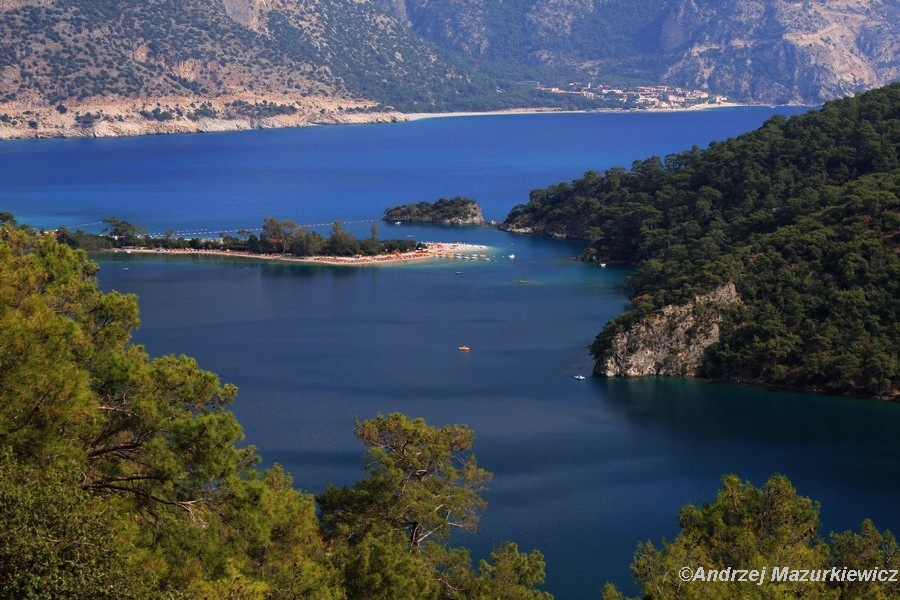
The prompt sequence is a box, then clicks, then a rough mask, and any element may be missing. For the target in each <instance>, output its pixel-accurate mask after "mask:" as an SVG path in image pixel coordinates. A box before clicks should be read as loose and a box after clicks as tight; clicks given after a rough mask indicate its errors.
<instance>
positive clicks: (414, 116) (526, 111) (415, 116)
mask: <svg viewBox="0 0 900 600" xmlns="http://www.w3.org/2000/svg"><path fill="white" fill-rule="evenodd" d="M758 106H769V105H767V104H741V103H737V102H720V103H718V104H706V103H703V104H695V105H692V106H685V107H679V108H591V109H581V110H565V109H556V108H507V109H503V110H489V111H484V112H477V111H463V112H443V113H441V112H438V113H401V114H402V116H403V117H405V118H406V119H407V120H408V121H419V120H421V119H441V118H447V117H488V116H504V115H545V114H552V115H565V114H573V115H575V114H592V113H609V114H629V113H636V114H642V113H676V112H699V111H705V110H715V109H718V108H753V107H758Z"/></svg>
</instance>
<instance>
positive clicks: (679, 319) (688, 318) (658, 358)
mask: <svg viewBox="0 0 900 600" xmlns="http://www.w3.org/2000/svg"><path fill="white" fill-rule="evenodd" d="M740 303H741V299H740V297H739V296H738V293H737V290H736V289H735V287H734V284H733V283H727V284H725V285H723V286H722V287H720V288H717V289H715V290H713V291H712V292H710V293H709V294H706V295H703V296H698V297H696V298H695V299H694V300H693V301H692V302H689V303H688V304H683V305H680V306H666V307H665V308H663V309H662V310H661V311H659V312H657V313H656V314H654V315H651V316H649V317H647V318H645V319H644V320H643V321H641V322H639V323H637V324H636V325H634V326H633V327H632V328H631V329H629V330H628V331H626V332H623V333H620V334H619V335H617V336H616V337H615V338H613V341H612V344H611V346H610V349H609V350H607V352H606V354H605V355H604V356H603V357H602V358H600V359H599V360H598V361H597V363H596V364H595V365H594V373H596V374H597V375H603V376H606V377H643V376H647V375H672V376H677V377H693V376H695V375H696V374H697V369H698V368H699V366H700V363H701V361H702V359H703V354H704V353H705V352H706V349H707V348H709V347H710V346H711V345H713V344H715V343H716V342H718V341H719V336H720V333H721V324H722V318H723V314H722V309H723V308H725V307H728V306H734V305H737V304H740Z"/></svg>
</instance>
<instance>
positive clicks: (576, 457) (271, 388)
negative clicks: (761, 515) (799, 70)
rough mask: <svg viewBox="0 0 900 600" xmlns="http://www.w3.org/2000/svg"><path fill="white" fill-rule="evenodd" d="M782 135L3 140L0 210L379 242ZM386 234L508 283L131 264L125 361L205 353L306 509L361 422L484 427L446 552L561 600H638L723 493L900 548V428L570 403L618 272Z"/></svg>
mask: <svg viewBox="0 0 900 600" xmlns="http://www.w3.org/2000/svg"><path fill="white" fill-rule="evenodd" d="M776 112H797V110H796V109H794V110H782V109H764V108H755V109H733V110H719V111H708V112H702V113H680V114H620V115H610V114H594V115H540V116H502V117H501V116H496V117H467V118H446V119H432V120H424V121H418V122H413V123H407V124H396V125H376V126H340V127H316V128H310V129H301V130H282V131H259V132H246V133H234V134H217V135H192V136H176V137H150V138H133V139H115V140H60V141H25V142H9V143H3V144H0V210H9V211H12V212H14V213H15V214H16V216H17V217H18V218H19V220H20V221H26V222H29V223H31V224H33V225H37V226H42V227H48V228H49V227H57V226H61V225H64V226H69V227H72V226H76V225H84V224H88V223H94V222H96V221H99V220H100V219H102V218H103V217H106V216H109V215H116V216H117V217H119V218H121V219H126V220H130V221H133V222H135V223H137V224H139V225H142V226H144V227H146V228H147V229H149V230H150V231H152V232H162V231H165V230H169V229H173V230H175V231H198V230H208V231H210V232H217V231H221V230H229V229H241V228H252V227H258V226H259V224H260V223H261V221H262V219H263V217H265V216H276V217H279V218H292V219H294V220H296V221H298V222H299V223H303V224H310V225H318V224H322V223H331V222H333V221H335V220H340V221H344V222H347V223H348V225H347V227H348V228H349V229H351V230H354V231H355V232H357V233H358V234H360V235H368V233H369V228H370V227H371V225H372V220H377V219H378V218H379V217H380V215H381V213H382V211H383V210H384V208H385V207H387V206H390V205H393V204H399V203H406V202H414V201H421V200H435V199H437V198H440V197H452V196H456V195H463V196H470V197H473V198H475V199H476V200H478V201H479V203H481V204H482V206H483V207H484V210H485V216H486V217H488V218H495V219H502V218H503V217H504V216H505V215H506V213H507V212H508V210H509V209H510V208H511V207H512V206H513V205H515V204H517V203H520V202H525V201H527V198H528V192H529V191H530V190H531V189H533V188H535V187H542V186H546V185H549V184H553V183H557V182H560V181H570V180H572V179H574V178H577V177H579V176H580V175H581V174H582V173H583V172H584V171H585V170H588V169H596V170H603V169H606V168H609V167H611V166H613V165H618V164H620V165H625V166H628V165H630V164H631V162H632V161H633V160H636V159H642V158H646V157H647V156H649V155H651V154H658V155H665V154H668V153H671V152H675V151H679V150H682V149H687V148H689V147H690V146H692V145H695V144H696V145H698V146H700V147H705V146H706V145H707V144H708V143H709V141H711V140H714V139H723V138H726V137H729V136H733V135H736V134H738V133H741V132H743V131H748V130H750V129H753V128H755V127H757V126H758V125H760V124H761V123H762V122H763V121H764V120H765V119H766V118H767V117H768V116H770V115H771V114H773V113H776ZM378 226H379V229H380V235H381V237H402V238H405V237H407V236H413V237H414V238H415V239H419V240H443V241H470V242H478V243H483V244H487V245H489V246H491V247H492V248H493V250H492V251H491V252H490V253H489V254H490V256H491V257H492V258H493V259H494V260H492V261H491V262H485V261H479V262H474V261H443V262H437V263H431V264H422V263H420V264H415V265H402V266H380V267H375V268H340V267H327V266H318V265H283V264H269V263H266V264H261V263H256V262H240V261H235V260H225V259H211V258H198V257H164V256H157V255H137V254H132V255H124V254H117V255H104V256H98V257H97V259H98V260H99V262H100V264H101V267H102V268H101V272H100V283H101V285H102V286H103V287H104V288H106V289H118V290H121V291H125V292H135V293H137V294H139V295H140V299H141V312H142V318H143V325H142V327H141V329H140V330H139V331H138V332H137V334H136V337H135V339H136V341H137V342H139V343H142V344H144V345H146V347H147V349H148V350H149V351H150V352H151V353H152V354H154V355H161V354H166V353H178V354H181V353H184V354H188V355H192V356H195V357H197V358H198V359H199V361H200V363H201V364H202V366H204V367H205V368H208V369H210V370H213V371H215V372H217V373H218V374H219V375H220V377H221V378H222V380H223V381H227V382H232V383H235V384H237V385H238V386H239V387H240V389H241V392H240V395H239V399H238V401H237V403H236V404H235V406H234V411H235V413H236V414H237V416H238V418H239V419H240V421H241V422H242V423H243V425H244V427H245V430H246V433H247V442H248V443H250V444H253V445H255V446H256V447H257V448H258V449H259V451H260V453H261V454H262V456H263V457H264V459H265V460H266V463H267V464H271V463H273V462H279V463H281V464H283V465H285V467H286V468H287V469H288V470H289V471H290V472H291V473H293V475H294V477H295V481H296V483H297V485H298V487H301V488H302V489H305V490H308V491H311V492H320V491H322V490H323V489H324V487H325V485H326V483H327V482H329V481H331V482H334V483H336V484H352V483H353V482H354V481H355V480H357V479H358V478H359V477H360V473H361V472H360V465H361V458H362V452H363V448H362V446H361V445H360V444H359V443H358V442H357V441H356V440H355V438H354V437H353V420H354V419H355V418H359V419H365V418H369V417H371V416H374V415H375V414H377V413H379V412H381V413H388V412H394V411H400V412H403V413H406V414H408V415H411V416H422V417H424V418H425V419H426V420H428V421H429V422H430V423H432V424H435V425H443V424H450V423H465V424H467V425H469V426H470V427H472V428H473V429H474V430H475V432H476V452H477V455H478V458H479V462H480V464H482V466H484V467H485V468H487V469H488V470H490V471H492V472H493V473H494V480H493V482H492V483H491V486H490V488H489V490H488V492H487V494H486V497H487V500H488V503H489V506H488V510H487V512H486V513H485V515H484V518H483V521H482V524H481V527H480V529H479V531H478V533H477V534H475V535H471V536H469V535H466V536H459V538H458V539H457V540H456V541H457V542H458V543H460V544H464V545H466V546H468V547H470V548H471V549H472V550H473V553H474V554H475V555H476V556H479V557H480V556H484V555H486V554H487V553H488V552H489V551H490V550H491V548H492V547H493V546H495V545H497V544H498V543H500V542H501V541H503V540H507V539H510V540H514V541H516V542H517V543H518V544H519V546H520V548H522V549H525V550H530V549H532V548H537V549H540V550H541V551H542V552H543V553H544V555H545V557H546V559H547V573H548V578H547V584H546V586H545V588H546V589H547V590H549V591H551V592H553V593H555V594H556V595H557V597H559V598H596V597H598V595H599V590H600V588H601V587H602V585H603V583H604V582H605V581H614V582H615V583H617V584H619V585H620V586H621V587H625V588H626V589H627V590H628V591H630V592H633V591H634V590H633V589H632V587H631V578H630V572H629V569H628V564H629V562H630V560H631V557H632V554H633V551H634V548H635V545H636V543H637V542H638V541H639V540H646V539H652V540H654V541H659V540H660V539H661V538H662V537H664V536H665V537H669V538H671V537H674V536H675V535H676V534H677V532H678V527H677V522H676V514H677V511H678V508H679V507H680V506H681V505H683V504H685V503H688V502H693V503H702V502H704V501H708V500H711V499H712V498H713V496H714V494H715V492H716V490H717V489H718V486H719V479H720V477H721V476H722V475H723V474H725V473H736V474H738V475H740V476H741V477H743V478H745V479H749V480H751V481H752V482H754V483H755V484H757V485H760V484H762V483H763V482H764V481H765V480H766V478H768V477H769V476H770V475H771V474H773V473H784V474H786V475H788V476H789V477H790V478H791V480H792V481H793V482H794V484H795V485H796V486H797V487H798V489H799V491H800V492H801V493H802V494H804V495H807V496H811V497H813V498H815V499H817V500H819V501H821V503H822V519H823V521H824V524H825V528H826V531H828V530H845V529H847V528H856V527H858V524H859V522H860V521H861V520H862V519H864V518H866V517H871V518H872V519H874V521H875V523H876V525H878V526H879V527H881V528H890V529H893V530H894V531H897V530H898V529H900V513H898V511H897V510H896V498H897V496H898V494H900V442H898V438H897V435H896V432H897V431H898V429H900V407H897V406H894V405H885V404H879V403H876V402H869V401H864V400H854V399H846V398H833V397H824V396H812V395H805V394H795V393H787V392H779V391H771V390H763V389H759V388H750V387H741V386H732V385H720V384H712V383H705V382H696V381H679V380H666V379H647V380H634V381H626V380H611V381H609V380H601V379H593V378H588V379H587V380H585V381H579V380H576V379H574V378H573V376H574V375H576V374H579V373H584V374H588V373H589V372H590V369H591V360H590V357H589V356H588V354H587V350H586V346H587V345H588V344H589V343H590V342H591V341H592V339H593V337H594V335H595V334H596V333H597V332H598V331H599V330H600V329H601V328H602V326H603V324H604V323H605V322H606V321H608V320H609V319H611V318H612V317H614V316H616V315H617V314H619V313H621V312H622V311H623V310H625V309H626V308H627V306H628V302H627V298H626V296H625V292H624V287H623V279H624V277H625V275H626V274H627V272H626V271H625V270H624V269H619V268H607V269H598V268H597V267H591V266H588V265H585V264H582V263H580V262H577V261H572V260H569V258H570V257H572V256H573V255H576V254H577V253H578V251H579V250H580V249H581V245H580V244H579V243H577V242H566V241H559V240H550V239H543V238H532V237H526V236H516V235H511V234H506V233H502V232H499V231H497V230H494V229H490V228H455V229H449V228H440V227H426V226H419V227H412V226H399V227H398V226H395V225H393V224H387V223H378ZM86 229H93V230H99V227H98V226H95V225H92V226H89V227H86ZM322 231H323V233H326V232H327V227H323V228H322ZM508 254H515V255H516V258H515V259H509V258H506V256H507V255H508ZM457 271H461V274H459V275H457V274H456V272H457ZM522 279H527V280H528V282H529V284H528V285H518V284H517V283H516V282H518V281H519V280H522ZM461 344H465V345H468V346H470V347H471V348H472V350H471V351H470V352H468V353H460V352H459V351H458V350H457V347H458V346H459V345H461Z"/></svg>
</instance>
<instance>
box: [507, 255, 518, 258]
mask: <svg viewBox="0 0 900 600" xmlns="http://www.w3.org/2000/svg"><path fill="white" fill-rule="evenodd" d="M515 257H516V255H515V254H510V255H509V256H507V257H506V258H515Z"/></svg>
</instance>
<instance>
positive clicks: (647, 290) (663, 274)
mask: <svg viewBox="0 0 900 600" xmlns="http://www.w3.org/2000/svg"><path fill="white" fill-rule="evenodd" d="M503 227H504V228H506V229H508V230H511V231H522V232H533V233H544V234H550V235H560V236H568V237H580V238H584V239H586V240H588V242H589V246H588V248H587V249H586V250H585V252H584V258H585V259H588V260H594V261H598V262H602V263H609V262H621V263H627V264H630V265H634V266H635V267H636V269H635V271H634V273H633V274H632V275H631V276H629V277H628V279H627V286H628V289H629V292H630V294H631V297H632V300H633V303H634V306H633V308H632V310H630V311H628V312H626V313H625V314H623V315H621V316H620V317H618V318H616V319H614V320H613V321H611V322H610V323H608V324H607V325H606V327H605V328H604V329H603V331H602V332H601V333H600V334H599V335H598V336H597V338H596V340H595V341H594V343H593V344H592V345H591V352H592V353H593V355H594V357H595V358H597V359H598V361H599V360H603V359H604V358H605V356H606V353H607V352H608V350H609V348H610V344H611V343H612V341H613V339H615V338H616V336H617V335H619V334H622V333H623V332H626V331H629V330H630V329H632V328H633V327H635V326H636V325H637V324H638V323H639V322H641V321H642V320H643V319H645V318H646V317H648V316H649V315H652V314H655V313H656V312H658V311H659V310H661V309H663V308H664V307H666V306H673V305H685V304H687V303H690V302H692V301H693V300H694V299H695V298H697V297H699V296H702V295H703V294H706V293H708V292H710V291H711V290H713V289H716V288H719V287H721V286H723V285H725V284H728V283H733V284H734V286H735V287H736V289H737V293H738V296H739V298H740V302H736V303H734V304H733V305H732V306H730V307H728V308H727V309H725V310H724V320H723V322H722V325H721V337H720V339H719V341H718V342H717V343H715V344H713V345H712V346H710V347H709V348H708V350H707V351H706V353H705V355H704V357H703V360H702V361H701V365H700V368H699V369H698V371H697V372H696V373H695V374H696V375H700V376H704V377H710V378H718V379H726V380H732V381H743V382H753V383H759V384H766V385H773V386H780V387H787V388H797V389H805V390H815V391H824V392H828V393H838V394H850V395H860V396H870V397H878V398H894V399H896V398H897V397H898V395H900V354H898V346H897V340H898V339H900V255H898V249H900V84H893V85H890V86H887V87H884V88H880V89H877V90H873V91H871V92H867V93H865V94H862V95H859V96H856V97H852V98H846V99H843V100H839V101H833V102H829V103H827V104H825V106H824V107H823V108H822V109H820V110H815V111H811V112H809V113H807V114H805V115H802V116H797V117H793V118H791V119H785V118H783V117H780V116H776V117H773V118H771V119H769V120H768V121H767V122H766V123H765V124H764V125H763V126H762V127H760V128H759V129H757V130H756V131H753V132H750V133H747V134H744V135H741V136H739V137H737V138H734V139H730V140H727V141H723V142H716V143H713V144H711V145H710V146H709V148H707V149H705V150H701V149H699V148H696V147H695V148H692V149H691V150H688V151H685V152H681V153H679V154H672V155H669V156H667V157H665V158H664V159H661V158H659V157H651V158H648V159H644V160H639V161H636V162H634V163H633V164H632V165H631V169H630V170H626V169H624V168H621V167H615V168H612V169H609V170H607V171H606V172H604V173H602V174H600V173H596V172H588V173H586V174H585V175H584V177H583V178H581V179H579V180H576V181H574V182H572V183H560V184H558V185H553V186H550V187H548V188H545V189H539V190H534V191H533V192H532V193H531V195H530V199H529V202H528V203H527V204H523V205H519V206H516V207H515V208H513V210H512V211H511V212H510V214H509V216H508V217H507V219H506V221H505V223H504V224H503ZM701 309H702V307H700V308H698V310H701Z"/></svg>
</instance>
